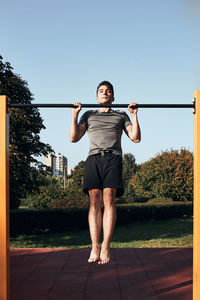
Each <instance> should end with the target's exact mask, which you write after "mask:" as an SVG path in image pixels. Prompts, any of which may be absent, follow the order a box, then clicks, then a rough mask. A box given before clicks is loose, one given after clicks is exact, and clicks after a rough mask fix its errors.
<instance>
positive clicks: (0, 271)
mask: <svg viewBox="0 0 200 300" xmlns="http://www.w3.org/2000/svg"><path fill="white" fill-rule="evenodd" d="M193 95H194V98H193V103H192V104H137V105H136V106H137V107H138V108H173V109H174V108H192V109H193V115H194V150H193V152H194V199H193V222H194V225H193V300H199V299H200V90H196V91H194V94H193ZM102 106H103V107H112V108H127V107H128V104H112V105H106V104H105V105H100V104H82V107H83V108H92V107H102ZM29 107H36V108H72V107H74V105H73V104H39V103H38V104H22V103H21V104H19V103H17V104H13V103H10V102H9V99H8V98H7V97H6V96H0V141H1V145H0V300H9V299H10V261H9V255H10V253H9V239H10V233H9V108H19V109H27V108H29Z"/></svg>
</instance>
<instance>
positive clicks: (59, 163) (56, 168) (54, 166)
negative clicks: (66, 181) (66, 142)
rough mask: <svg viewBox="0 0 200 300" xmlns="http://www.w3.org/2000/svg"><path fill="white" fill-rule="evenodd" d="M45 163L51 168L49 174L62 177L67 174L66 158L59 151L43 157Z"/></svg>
mask: <svg viewBox="0 0 200 300" xmlns="http://www.w3.org/2000/svg"><path fill="white" fill-rule="evenodd" d="M45 165H46V166H48V167H49V168H50V170H51V174H52V175H54V176H59V177H62V176H64V172H66V174H65V175H67V168H68V163H67V158H66V157H65V156H63V155H62V154H60V153H54V154H48V155H47V156H46V157H45Z"/></svg>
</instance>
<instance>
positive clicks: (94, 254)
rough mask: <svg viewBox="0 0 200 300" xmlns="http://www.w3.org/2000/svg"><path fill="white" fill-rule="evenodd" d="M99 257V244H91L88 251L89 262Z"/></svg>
mask: <svg viewBox="0 0 200 300" xmlns="http://www.w3.org/2000/svg"><path fill="white" fill-rule="evenodd" d="M99 258H100V245H96V246H92V250H91V252H90V257H89V259H88V262H89V263H92V262H96V261H98V260H99Z"/></svg>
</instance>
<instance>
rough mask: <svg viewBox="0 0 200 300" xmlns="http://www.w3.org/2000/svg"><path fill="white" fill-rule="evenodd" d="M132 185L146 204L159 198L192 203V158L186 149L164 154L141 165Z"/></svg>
mask: <svg viewBox="0 0 200 300" xmlns="http://www.w3.org/2000/svg"><path fill="white" fill-rule="evenodd" d="M131 184H132V186H133V189H134V190H135V193H136V196H137V197H138V198H139V199H142V200H143V201H145V199H146V200H148V199H151V198H160V197H164V198H172V199H173V201H192V198H193V155H192V153H191V152H189V151H188V150H185V149H181V150H180V151H177V150H172V151H171V152H168V151H165V152H162V153H161V154H158V155H157V156H156V157H155V158H153V159H151V160H149V161H147V162H145V163H143V164H141V165H140V168H139V169H138V171H137V172H136V174H135V175H134V176H133V177H132V179H131Z"/></svg>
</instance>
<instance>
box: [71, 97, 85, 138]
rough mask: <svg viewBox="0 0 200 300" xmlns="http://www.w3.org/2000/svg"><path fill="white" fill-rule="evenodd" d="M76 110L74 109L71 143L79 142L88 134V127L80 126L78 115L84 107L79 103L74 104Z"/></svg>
mask: <svg viewBox="0 0 200 300" xmlns="http://www.w3.org/2000/svg"><path fill="white" fill-rule="evenodd" d="M73 104H74V105H76V106H77V107H76V108H72V122H71V125H70V132H69V139H70V142H72V143H76V142H78V141H79V140H80V139H81V138H82V136H83V135H84V133H85V132H86V126H84V125H80V124H78V115H79V112H80V111H81V109H82V107H81V104H80V103H79V102H75V103H73Z"/></svg>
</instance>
